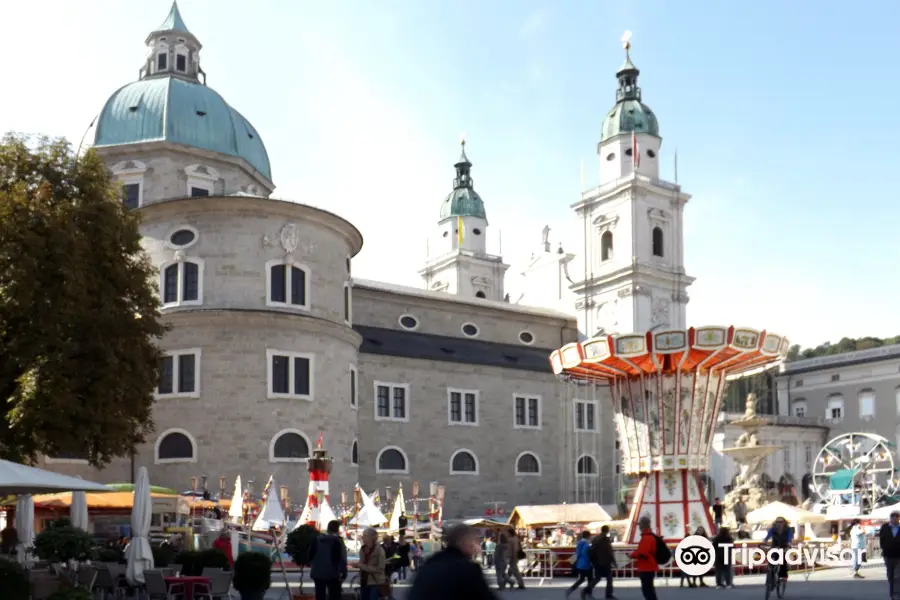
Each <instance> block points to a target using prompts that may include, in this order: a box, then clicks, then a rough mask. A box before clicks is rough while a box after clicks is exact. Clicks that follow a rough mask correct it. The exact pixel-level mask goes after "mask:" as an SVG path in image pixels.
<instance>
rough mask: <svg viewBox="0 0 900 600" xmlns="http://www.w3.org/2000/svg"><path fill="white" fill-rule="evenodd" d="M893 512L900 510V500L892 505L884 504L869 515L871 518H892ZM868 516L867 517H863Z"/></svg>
mask: <svg viewBox="0 0 900 600" xmlns="http://www.w3.org/2000/svg"><path fill="white" fill-rule="evenodd" d="M892 512H900V502H898V503H897V504H891V505H890V506H882V507H880V508H876V509H875V510H873V511H872V512H870V513H869V514H868V515H867V517H868V518H869V519H890V518H891V513H892ZM862 518H866V517H862Z"/></svg>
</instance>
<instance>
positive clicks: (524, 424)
mask: <svg viewBox="0 0 900 600" xmlns="http://www.w3.org/2000/svg"><path fill="white" fill-rule="evenodd" d="M513 403H514V406H515V421H514V425H515V428H516V429H540V427H541V398H540V396H518V395H516V396H513Z"/></svg>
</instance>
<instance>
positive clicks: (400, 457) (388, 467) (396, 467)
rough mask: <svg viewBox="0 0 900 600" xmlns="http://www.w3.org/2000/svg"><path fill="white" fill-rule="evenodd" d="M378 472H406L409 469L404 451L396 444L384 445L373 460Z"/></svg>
mask: <svg viewBox="0 0 900 600" xmlns="http://www.w3.org/2000/svg"><path fill="white" fill-rule="evenodd" d="M375 464H376V465H377V468H376V472H378V473H406V472H408V471H409V461H408V460H406V453H405V452H403V450H401V449H400V448H398V447H397V446H385V447H384V448H382V449H381V452H379V453H378V458H377V460H376V461H375Z"/></svg>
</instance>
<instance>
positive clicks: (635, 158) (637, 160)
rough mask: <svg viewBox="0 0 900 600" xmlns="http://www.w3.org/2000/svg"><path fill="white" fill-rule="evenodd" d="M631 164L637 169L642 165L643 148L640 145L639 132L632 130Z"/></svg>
mask: <svg viewBox="0 0 900 600" xmlns="http://www.w3.org/2000/svg"><path fill="white" fill-rule="evenodd" d="M631 164H632V167H633V168H634V170H635V171H636V170H637V169H638V167H640V166H641V149H640V148H639V147H638V141H637V134H636V133H635V132H633V131H632V132H631Z"/></svg>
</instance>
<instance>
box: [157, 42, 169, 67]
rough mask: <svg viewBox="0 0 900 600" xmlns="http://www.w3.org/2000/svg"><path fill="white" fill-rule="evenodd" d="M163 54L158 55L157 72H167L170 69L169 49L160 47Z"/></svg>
mask: <svg viewBox="0 0 900 600" xmlns="http://www.w3.org/2000/svg"><path fill="white" fill-rule="evenodd" d="M160 50H162V51H161V52H159V53H157V55H156V70H157V71H166V70H168V68H169V49H168V48H167V47H165V46H160Z"/></svg>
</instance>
